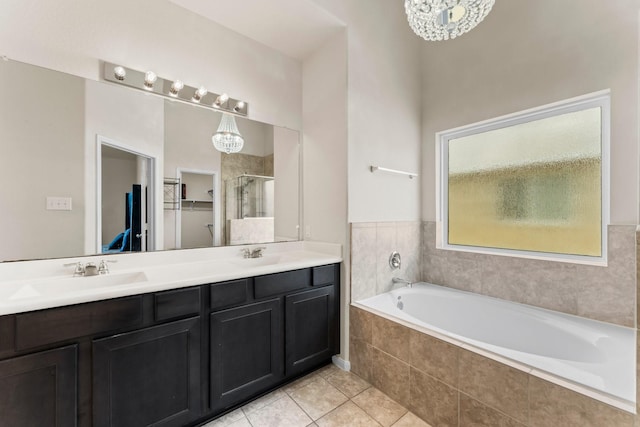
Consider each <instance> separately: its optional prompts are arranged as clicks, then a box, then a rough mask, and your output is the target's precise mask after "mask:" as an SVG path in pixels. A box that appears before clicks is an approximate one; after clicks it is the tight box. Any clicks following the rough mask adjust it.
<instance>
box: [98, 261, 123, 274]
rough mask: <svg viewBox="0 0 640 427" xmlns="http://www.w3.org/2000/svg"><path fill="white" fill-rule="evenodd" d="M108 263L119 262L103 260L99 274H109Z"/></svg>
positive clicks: (99, 267)
mask: <svg viewBox="0 0 640 427" xmlns="http://www.w3.org/2000/svg"><path fill="white" fill-rule="evenodd" d="M108 262H118V261H116V260H115V259H103V260H102V261H100V265H99V266H98V274H109V266H108V265H107V263H108Z"/></svg>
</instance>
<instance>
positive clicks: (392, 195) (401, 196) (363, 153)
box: [314, 0, 422, 222]
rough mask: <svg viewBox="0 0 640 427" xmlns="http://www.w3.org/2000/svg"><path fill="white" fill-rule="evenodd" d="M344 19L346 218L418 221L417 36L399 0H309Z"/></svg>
mask: <svg viewBox="0 0 640 427" xmlns="http://www.w3.org/2000/svg"><path fill="white" fill-rule="evenodd" d="M314 1H315V2H316V3H318V4H320V5H321V6H323V7H325V8H327V9H328V10H329V11H330V12H332V13H334V14H335V15H336V16H337V17H338V18H340V19H341V20H342V21H344V22H345V23H346V24H347V32H348V36H347V39H348V40H347V43H348V67H349V71H348V76H349V78H348V99H349V100H348V106H349V107H348V113H347V114H348V128H349V153H348V159H349V168H348V169H349V221H350V222H375V221H415V220H418V219H420V197H421V196H420V181H419V180H416V179H413V180H410V179H408V178H407V177H401V176H395V175H388V174H383V173H376V174H372V173H371V172H370V170H369V166H371V165H378V166H383V167H387V168H392V169H399V170H405V171H411V172H418V171H419V170H420V152H421V147H420V140H421V103H422V91H421V77H420V46H421V44H420V41H419V40H421V39H419V38H418V37H417V36H416V35H415V34H413V32H412V31H411V29H410V28H409V26H408V24H407V19H406V16H405V13H404V8H403V7H402V4H401V2H398V1H384V0H379V1H376V2H374V4H372V2H371V0H352V1H349V2H344V1H342V0H314ZM329 72H331V69H330V70H329Z"/></svg>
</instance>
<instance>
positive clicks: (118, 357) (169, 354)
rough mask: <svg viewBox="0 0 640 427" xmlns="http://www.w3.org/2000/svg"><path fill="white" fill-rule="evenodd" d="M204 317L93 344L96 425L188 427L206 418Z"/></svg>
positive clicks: (151, 328) (109, 426)
mask: <svg viewBox="0 0 640 427" xmlns="http://www.w3.org/2000/svg"><path fill="white" fill-rule="evenodd" d="M200 378H201V375H200V318H199V317H195V318H189V319H185V320H179V321H174V322H170V323H166V324H162V325H158V326H153V327H150V328H146V329H142V330H139V331H134V332H128V333H125V334H120V335H115V336H111V337H107V338H102V339H99V340H95V341H94V342H93V402H94V404H93V425H94V427H111V426H113V427H115V426H132V427H133V426H148V425H153V426H166V427H168V426H176V427H179V426H185V425H187V424H188V423H189V422H190V421H193V420H195V419H197V418H198V417H199V416H200V414H201V411H200Z"/></svg>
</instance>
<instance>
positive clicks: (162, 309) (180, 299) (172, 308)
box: [154, 287, 200, 322]
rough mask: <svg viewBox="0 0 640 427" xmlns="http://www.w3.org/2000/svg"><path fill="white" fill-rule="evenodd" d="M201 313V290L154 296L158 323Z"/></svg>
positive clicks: (160, 293)
mask: <svg viewBox="0 0 640 427" xmlns="http://www.w3.org/2000/svg"><path fill="white" fill-rule="evenodd" d="M199 312H200V288H199V287H197V288H186V289H175V290H171V291H165V292H158V293H157V294H155V295H154V313H155V320H156V322H159V321H162V320H168V319H174V318H176V317H181V316H188V315H189V314H198V313H199Z"/></svg>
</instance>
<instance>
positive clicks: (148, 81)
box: [104, 62, 249, 116]
mask: <svg viewBox="0 0 640 427" xmlns="http://www.w3.org/2000/svg"><path fill="white" fill-rule="evenodd" d="M104 79H105V80H106V81H108V82H111V83H117V84H119V85H124V86H129V87H132V88H134V89H139V90H143V91H145V92H150V93H155V94H156V95H161V96H165V97H167V98H171V99H179V100H181V101H184V102H188V103H190V104H196V105H200V106H203V107H208V108H211V109H212V110H218V111H225V112H229V113H234V114H237V115H240V116H246V115H247V114H248V112H249V105H248V104H247V103H246V102H244V101H240V100H239V99H233V98H230V97H229V95H227V94H226V93H222V94H217V93H212V92H208V91H207V89H206V88H204V87H203V86H200V87H197V88H196V87H192V86H187V85H185V84H184V83H183V82H182V81H181V80H177V79H176V80H168V79H163V78H162V77H159V76H158V75H156V73H154V72H153V71H137V70H132V69H131V68H127V67H123V66H122V65H118V64H112V63H110V62H105V63H104Z"/></svg>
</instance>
